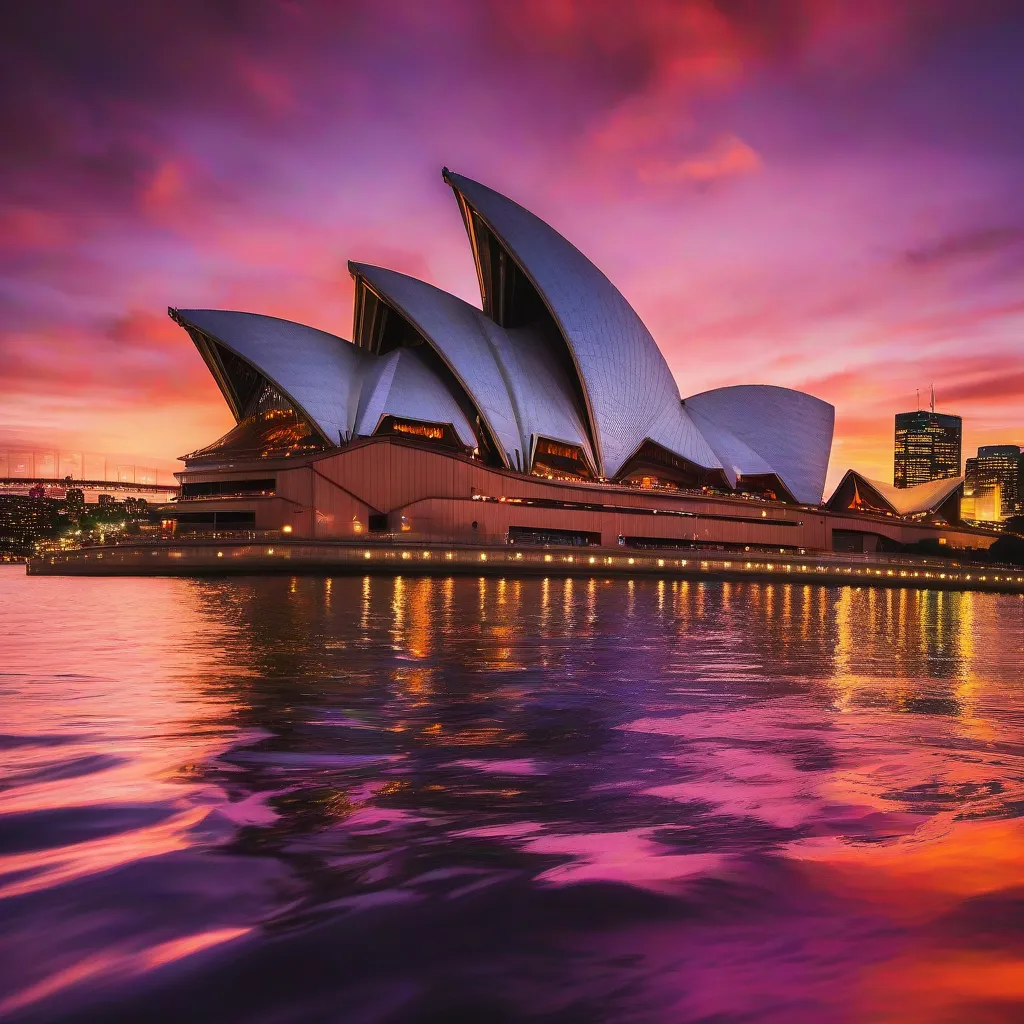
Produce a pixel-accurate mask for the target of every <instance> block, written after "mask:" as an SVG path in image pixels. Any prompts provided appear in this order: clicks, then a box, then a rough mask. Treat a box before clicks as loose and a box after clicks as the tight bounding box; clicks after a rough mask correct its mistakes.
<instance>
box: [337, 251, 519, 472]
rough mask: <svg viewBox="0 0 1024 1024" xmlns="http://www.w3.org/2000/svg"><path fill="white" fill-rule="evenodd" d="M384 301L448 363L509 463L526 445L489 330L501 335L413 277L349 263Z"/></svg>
mask: <svg viewBox="0 0 1024 1024" xmlns="http://www.w3.org/2000/svg"><path fill="white" fill-rule="evenodd" d="M349 270H350V271H351V272H352V274H353V275H354V276H355V277H356V278H357V280H358V278H359V277H362V278H364V279H365V280H366V282H367V283H368V284H369V285H370V287H371V288H373V290H374V291H376V292H377V293H378V294H379V295H380V296H381V297H382V298H383V299H384V300H385V301H386V302H388V303H390V304H391V305H392V306H394V307H395V308H396V309H397V310H398V311H399V312H400V313H401V314H402V315H403V316H404V317H405V318H406V319H407V320H408V321H409V322H410V323H411V324H412V325H413V326H414V327H415V328H416V330H417V331H418V332H419V333H420V335H422V337H423V338H424V340H425V341H426V342H427V343H428V344H429V345H430V346H431V347H432V348H433V349H434V351H436V352H437V354H438V355H439V356H440V357H441V359H443V360H444V362H445V364H446V365H447V366H448V368H449V369H450V370H451V371H452V373H453V374H454V375H455V377H456V379H457V380H458V382H459V383H460V384H461V385H462V387H463V389H464V390H465V392H466V393H467V395H469V397H470V399H471V400H472V402H473V404H474V405H475V406H476V409H477V412H478V413H479V414H480V418H481V419H482V420H483V421H484V424H485V425H486V427H487V428H488V430H489V432H490V433H491V435H492V437H494V438H495V440H496V441H497V443H498V445H499V446H500V454H501V456H502V458H503V459H504V460H505V462H506V463H507V464H508V465H510V466H514V465H515V459H514V458H513V455H512V453H513V451H514V450H515V449H516V448H519V447H520V446H521V445H522V438H521V435H520V429H519V422H518V420H517V418H516V414H515V410H514V409H513V407H512V402H511V399H510V397H509V392H508V387H507V385H506V382H505V379H504V377H503V375H502V369H501V367H500V366H499V364H498V361H497V358H496V356H495V352H494V350H493V348H492V346H491V343H490V340H489V337H488V334H489V332H492V331H494V332H497V331H501V328H500V327H498V326H497V324H495V323H493V322H492V321H491V320H490V319H489V318H488V317H486V316H484V314H483V312H482V311H481V310H479V309H476V308H475V307H474V306H471V305H470V304H469V303H468V302H464V301H463V300H462V299H460V298H458V297H457V296H455V295H451V294H449V293H448V292H446V291H442V290H441V289H440V288H435V287H434V286H433V285H431V284H427V283H426V282H425V281H419V280H417V279H416V278H415V277H409V276H407V275H406V274H399V273H397V272H396V271H394V270H386V269H384V268H383V267H374V266H370V265H368V264H365V263H349Z"/></svg>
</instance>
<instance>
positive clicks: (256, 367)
mask: <svg viewBox="0 0 1024 1024" xmlns="http://www.w3.org/2000/svg"><path fill="white" fill-rule="evenodd" d="M442 176H443V179H444V181H445V182H446V183H447V184H448V185H449V186H450V187H451V189H452V191H453V193H454V195H455V199H456V202H457V205H458V209H459V211H460V213H461V215H462V219H463V223H464V225H465V228H466V232H467V235H468V239H469V243H470V248H471V251H472V255H473V259H474V262H475V265H476V270H477V277H478V283H479V287H480V297H481V303H480V306H479V307H476V306H472V305H470V304H469V303H467V302H464V301H463V300H462V299H459V298H457V297H456V296H454V295H450V294H448V293H447V292H444V291H442V290H441V289H439V288H437V287H435V286H433V285H431V284H427V283H426V282H423V281H418V280H416V279H415V278H412V277H408V276H406V275H404V274H399V273H396V272H395V271H392V270H387V269H385V268H382V267H375V266H371V265H369V264H365V263H356V262H352V263H350V264H349V270H350V273H351V274H352V277H353V279H354V282H355V300H354V309H353V323H352V339H353V340H352V341H347V340H344V339H342V338H340V337H338V336H336V335H334V334H330V333H327V332H325V331H322V330H317V329H314V328H312V327H307V326H304V325H302V324H298V323H293V322H291V321H286V320H281V319H277V318H274V317H269V316H262V315H259V314H254V313H244V312H231V311H225V310H209V309H177V308H174V309H170V310H169V313H170V315H171V317H172V318H173V319H174V320H175V321H176V322H177V323H178V324H180V325H181V326H182V327H183V328H184V329H185V330H186V331H187V332H188V334H189V335H190V337H191V338H192V340H193V342H194V343H195V345H196V347H197V349H198V350H199V352H200V354H201V355H202V357H203V359H204V361H205V362H206V364H207V366H208V367H209V369H210V372H211V373H212V375H213V377H214V379H215V380H216V381H217V384H218V386H219V387H220V389H221V392H222V393H223V395H224V398H225V400H226V402H227V404H228V406H229V408H230V409H231V411H232V413H233V415H234V417H235V420H236V425H235V427H234V428H232V430H231V431H229V432H228V433H227V434H226V435H225V436H224V437H222V438H220V439H219V440H217V441H215V442H213V443H212V444H210V445H208V446H206V447H205V448H203V449H200V450H198V451H195V452H192V453H191V454H189V455H187V456H185V457H184V461H185V469H184V471H182V472H180V473H178V474H177V476H178V479H179V480H180V482H181V493H180V497H179V499H178V500H177V501H176V502H175V503H174V504H173V505H172V506H171V507H170V508H169V509H168V510H167V513H166V515H167V516H168V517H169V518H172V519H173V520H174V522H175V524H176V530H177V531H178V532H179V533H182V534H192V535H195V534H197V533H199V534H202V533H209V532H213V533H217V534H222V533H236V534H237V533H252V534H254V535H256V534H259V535H264V536H267V537H268V539H270V538H272V537H273V536H277V537H281V538H283V537H288V538H289V539H290V540H293V541H297V540H300V539H303V540H304V539H316V540H330V541H336V542H339V541H340V542H344V541H348V542H356V541H365V542H367V543H368V542H370V541H372V540H375V539H376V540H380V541H387V540H388V539H392V540H400V541H402V542H407V543H410V544H422V545H424V546H426V545H430V544H433V543H445V544H451V543H467V544H492V545H493V544H531V543H532V544H565V545H569V546H587V547H644V548H656V547H682V546H691V547H706V548H716V549H719V550H734V549H736V550H751V549H764V550H775V549H782V550H794V551H795V550H800V549H808V548H812V549H816V550H817V549H824V550H828V549H830V546H831V536H832V530H833V528H834V526H835V524H836V523H837V522H840V521H843V522H845V521H846V520H847V519H849V515H848V514H847V513H845V512H844V513H843V515H841V516H833V515H832V514H831V513H830V512H828V511H827V510H823V509H822V508H821V507H820V504H821V499H822V493H823V488H824V483H825V477H826V473H827V470H828V462H829V455H830V450H831V443H832V431H833V422H834V409H833V408H832V406H831V405H829V404H827V403H826V402H823V401H821V400H820V399H817V398H815V397H813V396H811V395H807V394H804V393H801V392H798V391H793V390H791V389H787V388H782V387H775V386H771V385H765V384H753V385H736V386H732V387H724V388H718V389H716V390H712V391H706V392H702V393H700V394H696V395H691V396H690V397H687V398H683V397H682V396H681V394H680V390H679V387H678V384H677V383H676V380H675V377H674V376H673V374H672V372H671V371H670V369H669V367H668V365H667V363H666V362H665V359H664V357H663V355H662V353H661V351H660V350H659V349H658V347H657V345H656V344H655V342H654V339H653V338H652V337H651V335H650V333H649V332H648V330H647V328H646V327H645V326H644V324H643V322H642V321H641V320H640V318H639V316H637V314H636V312H635V311H634V310H633V309H632V307H631V306H630V305H629V303H628V302H627V301H626V299H625V298H624V297H623V296H622V294H621V293H620V292H619V291H618V289H616V288H615V286H614V285H613V284H612V283H611V282H610V281H609V280H608V278H607V277H605V275H604V274H603V273H602V272H601V271H600V270H599V269H598V268H597V267H596V266H594V264H593V263H591V262H590V261H589V260H588V259H587V258H586V257H585V256H584V255H583V254H582V253H581V252H580V251H579V250H578V249H576V248H575V246H573V245H572V244H571V243H569V242H568V241H567V240H566V239H565V238H563V237H562V236H561V235H560V234H558V233H557V232H556V231H555V230H554V229H553V228H552V227H550V226H549V225H548V224H546V223H544V222H543V221H542V220H540V219H539V218H538V217H536V216H534V215H533V214H532V213H530V212H529V211H527V210H525V209H524V208H523V207H521V206H519V205H518V204H516V203H514V202H513V201H512V200H510V199H508V198H507V197H505V196H503V195H501V194H499V193H497V192H495V191H493V190H492V189H489V188H487V187H486V186H484V185H481V184H480V183H478V182H475V181H472V180H471V179H468V178H464V177H462V176H460V175H457V174H454V173H452V172H450V171H448V170H447V168H446V169H444V171H443V172H442ZM851 522H852V524H853V525H852V526H851V525H850V523H847V527H848V528H851V529H856V528H857V524H858V523H859V522H860V520H857V519H856V518H854V519H853V520H851ZM870 528H871V529H872V530H876V529H878V530H882V531H883V532H885V531H888V533H887V534H886V535H887V536H888V535H889V534H892V536H893V537H895V538H897V542H901V541H899V540H898V538H899V537H902V536H903V534H902V533H900V532H899V531H900V530H904V529H905V527H904V526H901V525H896V524H893V523H891V522H888V521H880V524H879V525H877V526H871V527H870ZM920 528H921V524H914V526H913V529H915V530H919V529H920ZM957 536H958V535H957ZM950 537H951V538H953V534H950ZM959 542H960V541H959V540H957V541H956V543H959ZM969 542H970V538H969V537H968V538H967V539H966V540H964V544H965V545H966V544H968V543H969Z"/></svg>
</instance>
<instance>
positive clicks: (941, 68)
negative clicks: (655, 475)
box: [0, 0, 1024, 487]
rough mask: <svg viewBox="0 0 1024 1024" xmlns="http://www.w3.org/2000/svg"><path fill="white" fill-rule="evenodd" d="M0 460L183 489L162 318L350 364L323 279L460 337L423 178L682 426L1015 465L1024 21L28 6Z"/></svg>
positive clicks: (959, 11) (453, 1)
mask: <svg viewBox="0 0 1024 1024" xmlns="http://www.w3.org/2000/svg"><path fill="white" fill-rule="evenodd" d="M0 82H2V93H0V95H2V99H0V118H2V138H3V144H2V146H0V446H5V445H12V446H13V445H34V446H40V447H48V446H63V447H66V448H74V449H87V450H90V451H103V452H108V453H111V454H116V455H118V456H120V455H124V456H129V457H131V458H133V459H135V460H137V461H139V462H142V463H145V464H147V465H159V466H161V467H162V468H163V469H165V470H170V469H172V468H174V466H175V463H174V460H175V457H176V456H178V455H180V454H182V453H183V452H187V451H190V450H192V449H194V448H197V447H199V446H201V445H202V444H204V443H207V442H209V441H212V440H213V439H214V438H215V437H217V436H218V435H219V434H221V433H223V432H224V431H225V430H226V429H227V428H228V427H229V425H230V424H231V417H230V414H229V413H228V410H227V407H226V406H225V404H224V402H223V400H222V398H221V397H220V394H219V392H218V391H217V388H216V386H215V385H214V383H213V380H212V379H211V378H210V376H209V374H208V372H207V370H206V368H205V367H204V365H203V362H202V359H201V358H200V356H199V354H198V353H197V352H196V351H195V349H194V347H193V345H192V343H191V341H190V340H189V339H188V337H187V336H186V335H185V333H184V332H183V331H182V330H181V329H180V328H178V327H176V326H175V325H174V324H173V323H172V322H171V321H170V320H169V319H168V317H167V315H166V308H167V306H168V305H173V306H182V307H198V306H210V307H220V308H232V309H242V310H251V311H256V312H263V313H269V314H273V315H276V316H283V317H288V318H290V319H294V320H299V321H302V322H305V323H309V324H312V325H314V326H316V327H320V328H322V329H324V330H327V331H331V332H333V333H336V334H340V335H342V336H343V337H350V336H351V322H352V310H351V301H352V283H351V280H350V278H349V275H348V272H347V270H346V261H347V260H348V259H355V260H359V261H363V262H369V263H378V264H383V265H385V266H389V267H392V268H393V269H396V270H400V271H403V272H405V273H409V274H413V275H416V276H418V277H422V278H424V279H425V280H427V281H430V282H432V283H433V284H436V285H439V286H441V287H443V288H446V289H448V290H450V291H453V292H455V293H456V294H458V295H460V296H462V297H464V298H466V299H468V300H470V301H472V302H474V303H477V304H478V303H479V294H478V291H477V285H476V277H475V274H474V270H473V264H472V259H471V255H470V251H469V247H468V245H467V243H466V239H465V233H464V229H463V225H462V222H461V219H460V217H459V213H458V209H457V206H456V203H455V200H454V198H453V196H452V194H451V191H450V190H449V189H448V188H447V186H445V185H444V183H443V182H442V181H441V175H440V169H441V166H442V165H443V164H447V165H448V166H449V167H451V168H452V169H453V170H456V171H458V172H459V173H462V174H466V175H468V176H470V177H473V178H476V179H478V180H481V181H483V182H485V183H486V184H488V185H490V186H492V187H493V188H496V189H498V190H499V191H501V192H504V193H505V194H507V195H509V196H510V197H512V198H513V199H515V200H517V201H518V202H520V203H522V204H523V205H525V206H526V207H528V208H529V209H531V210H533V211H534V212H536V213H537V214H539V215H540V216H541V217H543V218H544V219H545V220H547V221H549V222H550V223H551V224H552V225H553V226H554V227H555V228H556V229H558V230H559V231H561V232H562V233H563V234H564V235H566V236H567V237H568V238H569V239H570V240H571V241H573V242H574V243H575V244H576V245H578V246H579V248H580V249H582V250H583V252H585V253H586V254H587V255H588V256H589V257H590V258H591V259H592V260H594V262H595V263H597V265H598V266H599V267H601V268H602V270H604V271H605V272H606V273H607V274H608V276H609V277H610V278H611V279H612V280H613V281H614V282H615V284H616V285H617V286H618V287H619V288H620V289H621V290H622V292H623V294H624V295H625V296H626V297H627V299H629V300H630V302H631V303H632V304H633V305H634V306H635V308H636V309H637V311H638V312H639V313H640V315H641V317H642V318H643V319H644V321H645V323H646V324H647V326H648V327H649V328H650V330H651V332H652V333H653V335H654V337H655V338H656V340H657V341H658V343H659V345H660V346H661V348H662V350H663V352H664V353H665V355H666V358H667V359H668V362H669V365H670V366H671V368H672V370H673V372H674V373H675V376H676V379H677V380H678V382H679V387H680V390H681V392H682V393H683V395H688V394H692V393H694V392H698V391H702V390H704V389H706V388H709V387H717V386H720V385H725V384H736V383H755V382H763V383H772V384H780V385H785V386H789V387H796V388H801V389H803V390H806V391H809V392H811V393H813V394H815V395H817V396H819V397H821V398H824V399H826V400H827V401H829V402H832V403H833V404H834V405H835V406H836V412H837V419H836V441H835V446H834V448H833V453H832V464H831V469H830V474H829V487H831V486H832V485H833V484H834V483H835V482H836V481H837V480H838V478H839V476H840V475H841V473H842V472H843V471H844V470H845V469H846V468H848V467H850V466H853V467H856V468H859V469H861V470H863V471H865V472H866V473H868V475H870V476H877V477H881V478H882V479H891V474H892V431H893V419H892V418H893V414H894V413H896V412H897V411H901V410H904V409H908V408H914V407H915V403H916V399H915V391H916V389H918V388H920V390H921V394H922V399H924V396H925V393H926V391H927V389H928V387H929V385H930V384H932V383H934V385H935V388H936V393H937V397H938V408H939V409H940V411H947V412H956V413H960V414H961V415H962V416H963V417H964V430H965V444H964V449H965V455H966V454H973V452H974V449H975V448H976V446H977V445H978V444H986V443H999V442H1003V443H1007V442H1013V443H1024V99H1022V97H1024V4H1022V3H1020V2H1014V0H1007V2H1003V3H1001V2H997V0H972V2H966V0H845V2H844V0H777V2H772V0H717V2H712V0H677V2H669V0H636V2H634V3H626V2H619V0H615V2H612V0H592V2H585V0H486V2H485V0H429V2H428V0H420V2H392V0H382V2H372V0H368V2H365V3H362V2H359V3H356V2H353V3H344V2H335V3H328V2H326V0H323V2H320V3H314V2H310V3H305V2H299V0H294V2H287V0H237V2H226V0H220V2H213V0H177V2H175V3H173V4H172V3H121V4H114V3H110V2H100V0H92V2H90V3H83V2H67V3H59V2H58V3H47V4H21V5H17V6H16V7H15V8H14V9H12V10H11V11H8V12H7V13H6V14H5V24H4V31H3V33H2V34H0Z"/></svg>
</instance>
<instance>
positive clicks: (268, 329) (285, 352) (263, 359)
mask: <svg viewBox="0 0 1024 1024" xmlns="http://www.w3.org/2000/svg"><path fill="white" fill-rule="evenodd" d="M172 315H173V316H174V318H175V319H176V320H177V321H178V322H179V323H181V324H182V326H184V327H185V328H192V329H194V330H197V331H199V332H200V333H201V334H203V335H205V336H206V337H208V338H209V339H211V340H212V341H213V342H215V343H216V344H217V345H221V346H223V347H224V348H225V349H227V350H228V351H229V352H233V353H234V354H235V355H236V356H238V357H239V358H240V359H243V360H244V361H245V362H246V363H248V364H249V365H250V366H252V367H253V368H254V369H255V370H256V371H257V372H259V373H260V374H262V375H263V376H264V377H266V378H267V380H269V381H270V382H271V384H273V385H274V387H275V388H277V390H278V391H280V392H281V393H282V394H283V395H284V396H285V397H286V398H288V399H289V400H290V401H291V402H292V403H293V404H294V405H295V407H296V408H297V409H298V410H299V411H300V412H301V413H302V414H303V415H304V416H306V417H307V418H308V419H309V420H310V422H311V423H312V424H313V426H315V427H316V428H317V430H319V431H320V433H321V434H323V436H324V438H325V439H326V440H327V441H329V442H330V443H331V444H340V443H341V441H342V440H343V439H344V438H345V437H347V436H348V435H349V434H351V432H352V427H353V423H354V421H355V415H356V408H357V406H358V402H359V392H360V389H361V386H362V378H363V373H364V372H365V370H366V368H367V366H368V364H369V363H370V362H371V361H372V357H369V356H367V355H366V353H364V352H360V351H359V349H357V348H356V347H355V346H354V345H352V344H351V343H350V342H347V341H345V340H344V339H342V338H339V337H337V336H336V335H333V334H328V333H327V332H326V331H319V330H317V329H316V328H314V327H306V326H305V325H303V324H297V323H294V322H293V321H291V320H281V319H278V318H277V317H273V316H263V315H261V314H259V313H238V312H233V311H230V310H223V309H177V310H173V311H172ZM205 355H206V354H205V353H204V356H205ZM214 375H215V376H217V377H218V383H221V385H222V387H223V386H224V382H223V381H221V380H220V378H219V375H218V374H217V373H216V372H215V374H214ZM229 403H230V404H232V407H234V406H235V404H236V403H235V401H233V400H232V397H231V396H229Z"/></svg>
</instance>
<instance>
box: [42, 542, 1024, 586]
mask: <svg viewBox="0 0 1024 1024" xmlns="http://www.w3.org/2000/svg"><path fill="white" fill-rule="evenodd" d="M27 572H28V574H29V575H30V576H193V575H195V576H198V575H229V574H250V575H254V574H255V575H258V574H262V573H280V572H285V573H304V572H311V573H339V574H340V573H360V574H364V573H368V572H370V573H384V574H389V575H395V574H404V575H408V574H416V575H435V576H448V575H453V574H470V575H475V576H480V575H487V576H520V575H521V576H525V575H555V576H569V575H571V576H593V575H598V576H663V577H686V578H691V579H716V578H717V579H764V580H772V581H777V582H794V583H825V584H831V585H846V584H849V585H852V586H882V587H913V588H919V589H944V590H980V591H998V592H1003V593H1019V594H1022V595H1024V570H1022V569H1009V568H1001V567H998V566H992V565H982V564H966V563H958V562H956V561H955V560H952V559H950V560H944V559H942V560H940V559H921V558H919V559H912V558H907V557H903V558H896V557H889V558H886V557H885V556H857V555H841V554H833V553H821V552H819V553H808V554H805V555H797V554H781V553H780V554H778V555H772V554H765V553H763V552H721V551H689V550H687V551H680V550H671V551H669V550H665V551H647V550H643V551H641V550H628V549H622V548H614V549H608V548H585V547H584V548H541V547H523V546H505V545H502V546H486V545H480V546H476V545H471V546H455V545H423V544H419V545H405V546H403V545H401V544H392V543H388V544H373V543H363V544H351V543H338V542H334V543H325V542H317V541H301V540H298V541H291V540H289V541H279V540H274V541H273V542H269V541H263V542H257V541H237V540H190V541H174V542H161V543H157V544H151V543H147V544H138V545H132V544H119V545H111V546H106V547H93V548H84V549H82V550H79V551H67V552H60V553H55V554H48V555H45V556H41V557H39V558H34V559H32V560H31V561H30V562H29V563H28V566H27Z"/></svg>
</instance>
